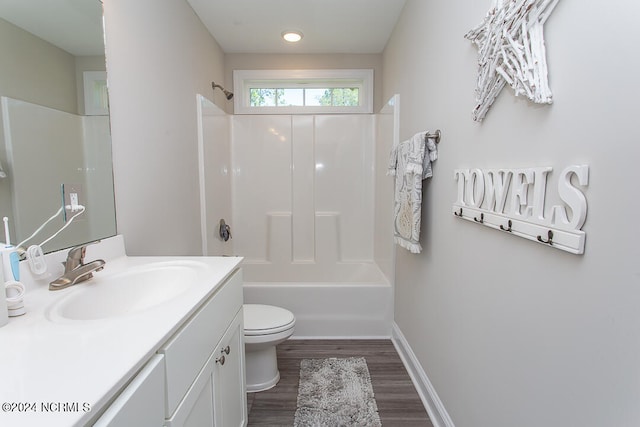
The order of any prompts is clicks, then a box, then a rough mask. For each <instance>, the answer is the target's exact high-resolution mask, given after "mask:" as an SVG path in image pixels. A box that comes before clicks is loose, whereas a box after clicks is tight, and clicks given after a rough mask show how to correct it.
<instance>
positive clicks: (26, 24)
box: [0, 0, 104, 56]
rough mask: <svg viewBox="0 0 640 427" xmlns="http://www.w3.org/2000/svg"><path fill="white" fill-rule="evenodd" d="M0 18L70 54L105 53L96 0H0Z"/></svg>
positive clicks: (98, 2) (100, 5) (99, 12)
mask: <svg viewBox="0 0 640 427" xmlns="http://www.w3.org/2000/svg"><path fill="white" fill-rule="evenodd" d="M0 18H2V19H4V20H6V21H9V22H11V23H12V24H14V25H16V26H18V27H20V28H22V29H23V30H26V31H28V32H30V33H32V34H35V35H36V36H38V37H40V38H41V39H44V40H47V41H48V42H49V43H51V44H53V45H55V46H57V47H59V48H61V49H63V50H66V51H67V52H69V53H71V54H72V55H76V56H82V55H104V38H103V36H102V3H101V2H100V1H99V0H21V1H20V0H0Z"/></svg>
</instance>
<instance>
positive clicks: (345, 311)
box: [243, 261, 393, 339]
mask: <svg viewBox="0 0 640 427" xmlns="http://www.w3.org/2000/svg"><path fill="white" fill-rule="evenodd" d="M319 268H320V267H318V266H317V265H314V264H311V263H310V264H304V263H300V264H291V265H289V267H288V268H287V269H278V268H274V266H273V265H269V263H259V262H246V261H245V263H244V264H243V273H244V299H245V303H259V304H272V305H277V306H280V307H284V308H286V309H288V310H291V311H292V312H293V313H294V314H295V316H296V329H295V332H294V334H293V338H294V339H296V338H298V339H303V338H313V339H322V338H334V339H339V338H389V337H390V336H391V323H392V321H393V290H392V287H391V284H390V282H389V280H387V278H386V277H385V275H384V274H383V273H382V272H381V270H380V269H379V268H378V266H377V265H376V264H375V263H371V262H361V263H359V262H356V263H353V262H350V263H338V264H336V265H334V266H333V267H332V268H331V269H329V270H327V269H326V268H325V269H322V271H318V269H319ZM320 273H321V274H320ZM317 277H323V279H324V280H323V281H321V282H318V281H314V278H317Z"/></svg>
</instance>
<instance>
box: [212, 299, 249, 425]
mask: <svg viewBox="0 0 640 427" xmlns="http://www.w3.org/2000/svg"><path fill="white" fill-rule="evenodd" d="M216 351H217V354H218V356H217V359H218V362H217V363H216V366H215V367H214V371H213V392H214V406H215V411H214V416H215V425H216V427H241V426H245V425H247V392H246V389H247V387H246V384H245V369H244V325H243V315H242V309H240V311H239V312H238V314H237V315H236V317H235V318H234V319H233V322H232V323H231V325H230V326H229V329H227V331H226V333H225V335H224V337H223V338H222V340H221V341H220V345H219V346H218V347H217V349H216ZM221 356H224V363H221V362H222V359H221Z"/></svg>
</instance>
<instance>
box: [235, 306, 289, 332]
mask: <svg viewBox="0 0 640 427" xmlns="http://www.w3.org/2000/svg"><path fill="white" fill-rule="evenodd" d="M243 308H244V309H243V312H244V335H245V336H261V335H271V334H278V333H280V332H283V331H286V330H289V329H291V328H293V327H294V326H295V323H296V319H295V317H294V315H293V313H291V312H290V311H289V310H286V309H284V308H281V307H275V306H272V305H264V304H244V306H243Z"/></svg>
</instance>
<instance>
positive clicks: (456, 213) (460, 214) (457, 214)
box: [453, 208, 462, 218]
mask: <svg viewBox="0 0 640 427" xmlns="http://www.w3.org/2000/svg"><path fill="white" fill-rule="evenodd" d="M453 214H454V215H455V216H459V217H460V218H462V208H460V212H454V213H453Z"/></svg>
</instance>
